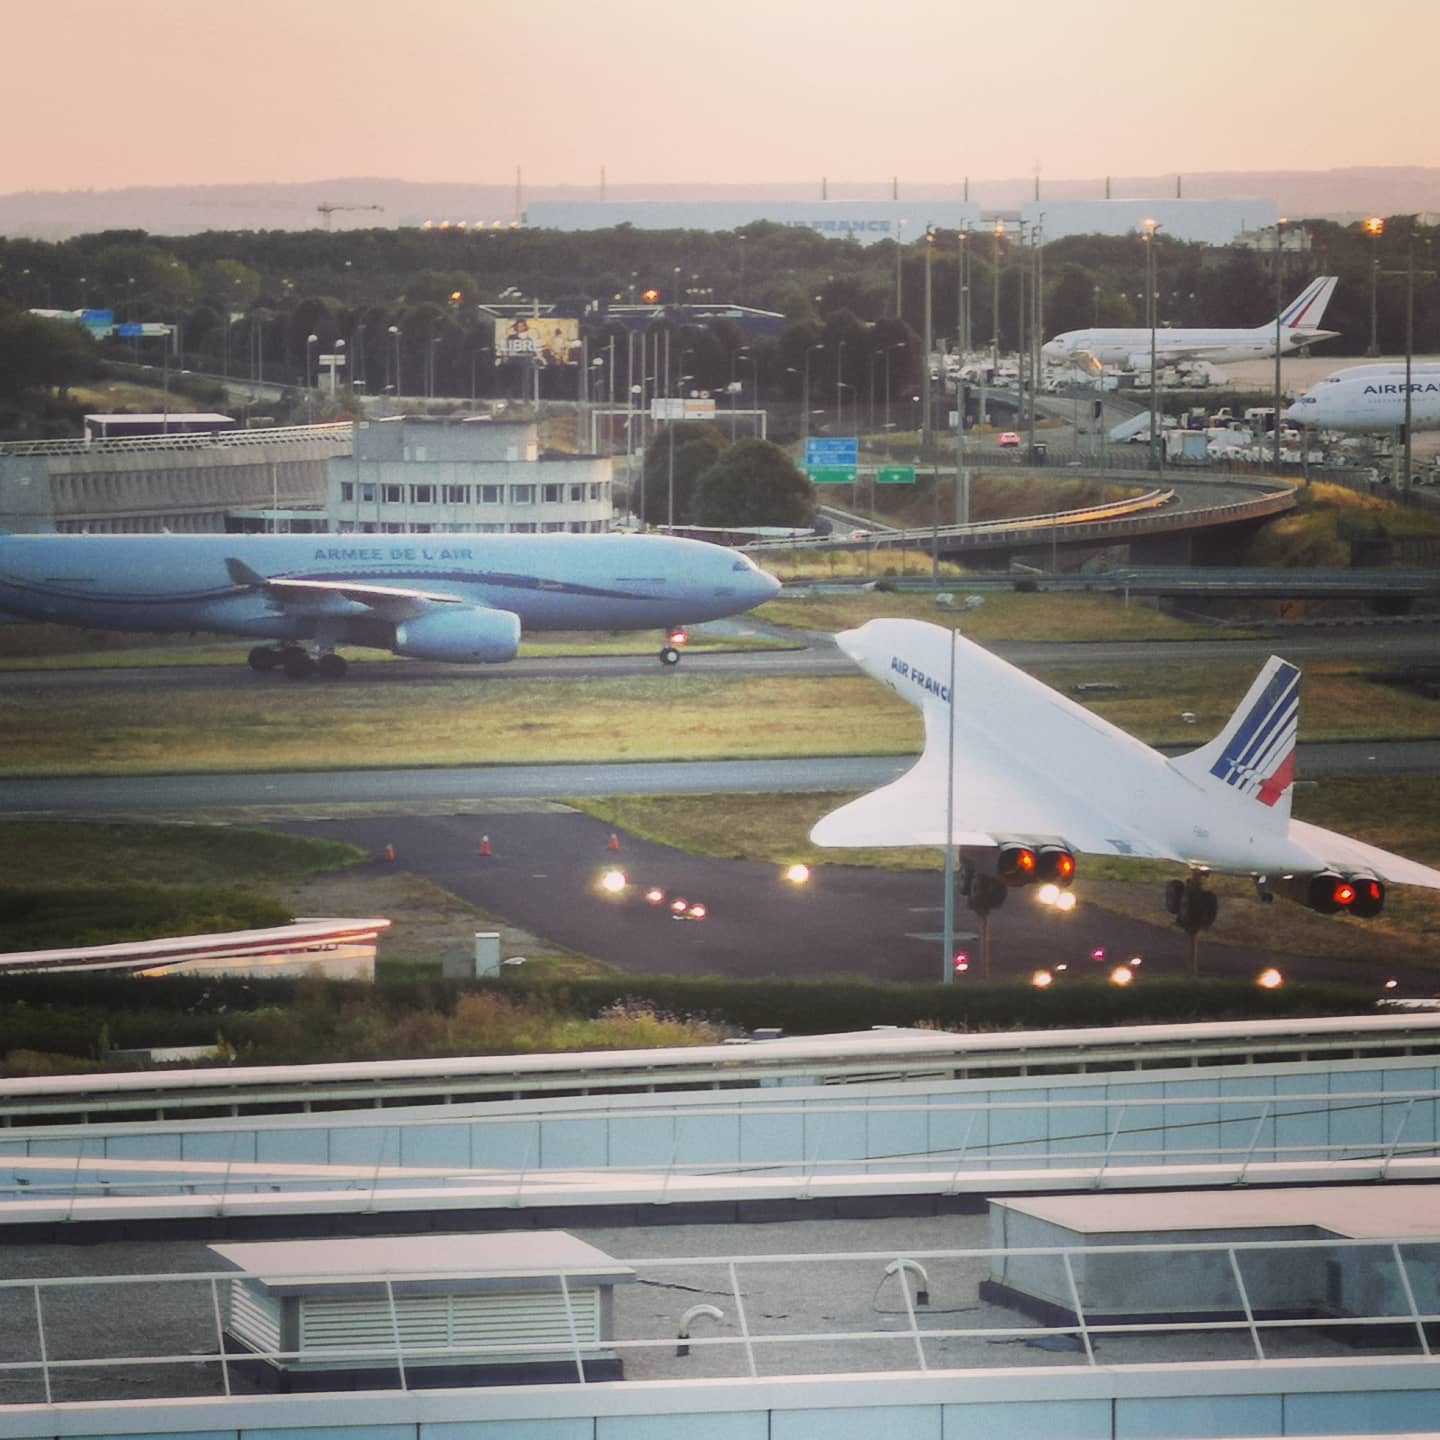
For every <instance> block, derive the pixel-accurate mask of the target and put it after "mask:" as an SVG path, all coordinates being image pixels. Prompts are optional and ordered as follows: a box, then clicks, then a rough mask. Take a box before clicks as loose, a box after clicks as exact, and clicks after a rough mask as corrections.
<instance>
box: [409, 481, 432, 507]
mask: <svg viewBox="0 0 1440 1440" xmlns="http://www.w3.org/2000/svg"><path fill="white" fill-rule="evenodd" d="M410 503H411V504H412V505H433V504H434V503H435V487H434V486H433V485H412V486H411V487H410Z"/></svg>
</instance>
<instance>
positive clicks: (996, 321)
mask: <svg viewBox="0 0 1440 1440" xmlns="http://www.w3.org/2000/svg"><path fill="white" fill-rule="evenodd" d="M1004 236H1005V222H1004V221H1003V220H1001V219H998V218H997V219H996V221H995V228H994V230H992V231H991V232H990V283H991V285H992V286H993V287H994V292H993V294H992V295H991V299H990V368H991V369H992V370H994V369H995V368H997V367H998V365H999V364H1000V241H1001V240H1002V239H1003V238H1004ZM981 418H982V419H983V418H984V417H983V416H982V417H981Z"/></svg>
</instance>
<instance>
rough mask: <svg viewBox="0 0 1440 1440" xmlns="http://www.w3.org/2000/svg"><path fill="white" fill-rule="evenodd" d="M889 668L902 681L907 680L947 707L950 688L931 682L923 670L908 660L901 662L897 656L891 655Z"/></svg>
mask: <svg viewBox="0 0 1440 1440" xmlns="http://www.w3.org/2000/svg"><path fill="white" fill-rule="evenodd" d="M890 668H891V669H892V670H893V671H894V672H895V673H896V674H897V675H899V676H900V678H901V679H902V680H909V681H910V682H911V683H912V684H915V685H918V686H919V687H920V688H921V689H922V690H924V691H925V692H926V693H927V694H930V695H933V696H935V698H936V699H937V700H943V701H944V702H945V704H947V705H948V704H949V703H950V687H949V686H948V685H942V684H941V683H940V681H938V680H932V679H931V678H930V676H928V675H927V674H926V673H925V672H924V671H923V670H920V669H917V668H916V667H915V666H913V665H912V664H911V663H910V662H909V661H908V660H902V659H901V658H900V657H899V656H898V655H892V656H891V657H890Z"/></svg>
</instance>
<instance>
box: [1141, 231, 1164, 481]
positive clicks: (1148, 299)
mask: <svg viewBox="0 0 1440 1440" xmlns="http://www.w3.org/2000/svg"><path fill="white" fill-rule="evenodd" d="M1140 224H1141V227H1142V228H1143V229H1144V231H1145V315H1146V320H1147V322H1148V324H1149V326H1150V468H1151V469H1152V470H1158V469H1159V468H1160V461H1159V453H1160V372H1159V371H1158V370H1157V369H1156V367H1155V318H1156V317H1155V232H1156V231H1157V230H1158V229H1159V228H1160V225H1159V222H1158V221H1155V220H1142V221H1141V222H1140Z"/></svg>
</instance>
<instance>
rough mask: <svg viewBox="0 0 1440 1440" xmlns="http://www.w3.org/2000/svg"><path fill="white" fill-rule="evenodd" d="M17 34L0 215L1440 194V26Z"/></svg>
mask: <svg viewBox="0 0 1440 1440" xmlns="http://www.w3.org/2000/svg"><path fill="white" fill-rule="evenodd" d="M0 24H3V29H0V35H3V36H4V38H5V50H6V52H7V61H8V63H7V64H6V67H5V71H6V74H5V84H4V85H3V87H0V134H4V135H5V136H6V141H5V144H4V145H3V146H0V194H8V193H13V192H16V191H22V190H74V189H115V188H121V187H125V186H133V185H182V184H183V185H193V184H235V183H245V182H290V181H308V180H324V179H330V178H334V177H355V176H376V177H384V178H387V179H400V180H417V181H445V180H452V181H461V182H466V183H474V184H510V183H513V181H514V178H515V173H516V169H517V167H518V168H519V170H520V171H521V173H522V175H523V178H524V181H525V184H526V185H527V186H539V185H545V186H550V185H565V184H573V185H581V186H594V185H597V184H598V182H599V177H600V175H601V171H602V169H603V171H604V173H605V176H606V178H607V180H608V182H609V184H610V185H612V186H621V185H635V184H666V183H709V184H724V183H732V184H746V183H752V184H753V183H790V182H805V183H807V184H813V183H818V180H819V178H820V177H822V176H824V177H827V178H828V179H829V181H830V182H831V184H832V187H836V188H837V189H838V188H839V187H842V186H843V185H844V184H845V183H847V182H856V183H859V182H886V181H888V180H889V179H890V178H891V177H892V176H893V177H898V178H899V179H901V180H902V181H905V182H908V183H925V184H928V183H945V182H952V181H953V182H958V181H959V180H960V179H961V178H962V177H964V176H967V175H968V176H970V177H972V178H973V179H976V180H984V179H1000V178H1014V177H1028V176H1031V175H1033V174H1035V173H1036V172H1037V171H1038V173H1039V175H1040V178H1041V180H1042V182H1043V181H1044V179H1045V178H1047V177H1048V178H1051V179H1055V180H1063V179H1085V178H1091V177H1095V176H1104V175H1108V174H1113V175H1117V176H1119V175H1132V176H1134V175H1170V174H1185V173H1191V174H1195V173H1200V172H1207V171H1238V170H1325V169H1330V168H1334V167H1345V166H1352V165H1364V166H1374V165H1432V164H1440V86H1437V85H1436V84H1435V83H1434V76H1433V73H1432V72H1433V67H1434V62H1435V55H1436V53H1437V50H1440V3H1437V0H1364V3H1360V0H1201V3H1180V0H1094V3H1089V4H1087V3H1083V0H989V3H980V0H724V3H723V4H719V5H703V6H702V5H697V4H694V3H688V0H403V3H401V0H125V3H123V4H120V3H117V0H0ZM1372 96H1373V97H1375V98H1374V99H1373V100H1370V99H1369V98H1367V97H1372ZM1371 104H1373V121H1372V120H1370V119H1369V118H1367V107H1368V106H1369V105H1371Z"/></svg>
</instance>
